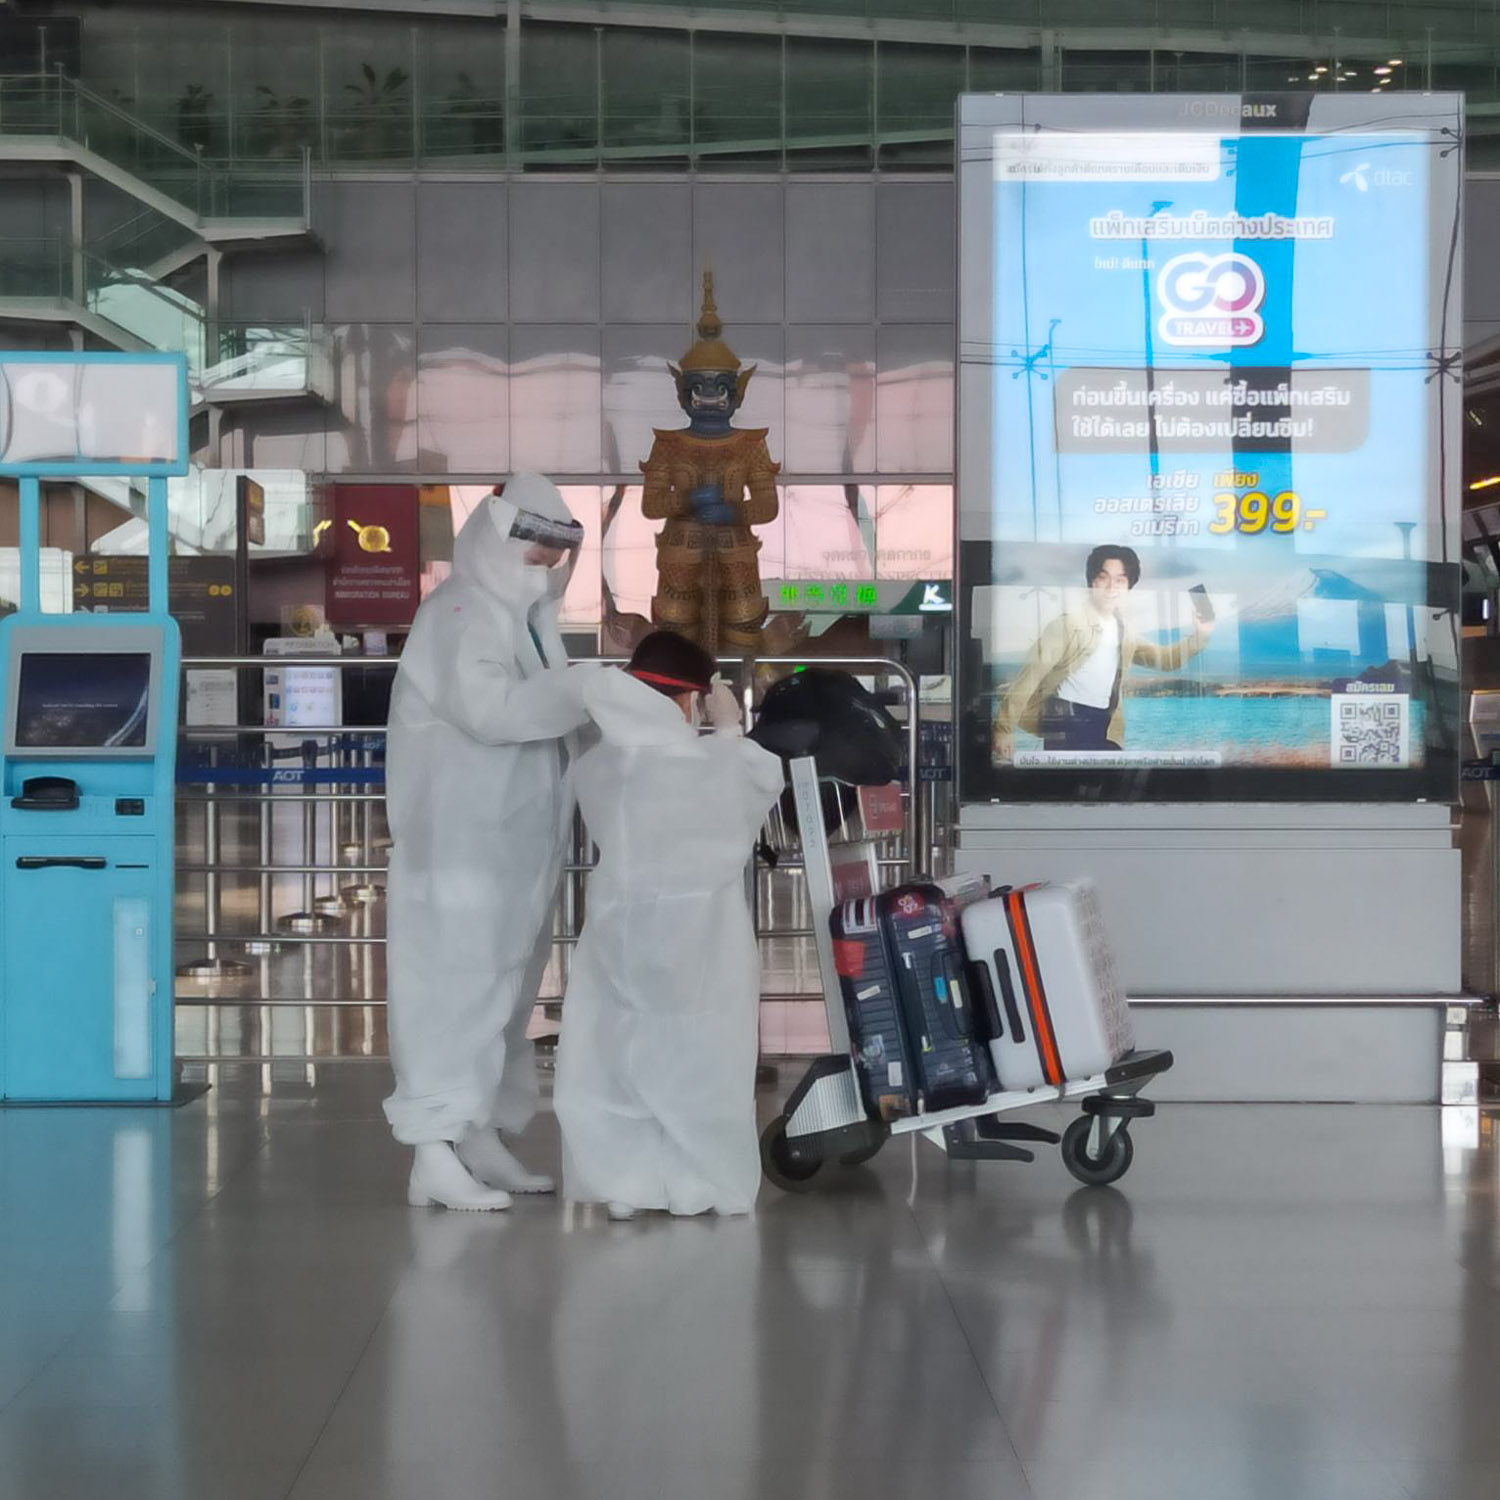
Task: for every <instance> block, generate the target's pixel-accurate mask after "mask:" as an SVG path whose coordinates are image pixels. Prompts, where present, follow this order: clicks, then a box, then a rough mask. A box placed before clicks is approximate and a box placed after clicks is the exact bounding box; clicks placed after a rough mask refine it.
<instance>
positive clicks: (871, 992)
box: [830, 896, 917, 1121]
mask: <svg viewBox="0 0 1500 1500" xmlns="http://www.w3.org/2000/svg"><path fill="white" fill-rule="evenodd" d="M878 899H879V898H878V897H875V896H866V897H862V898H861V899H859V900H857V901H846V902H844V904H843V905H842V906H836V907H834V909H833V913H832V915H831V917H830V925H831V927H832V932H833V961H834V967H835V968H836V969H837V970H838V976H839V989H840V990H841V991H842V992H843V996H844V1014H845V1016H846V1017H847V1018H848V1021H849V1049H850V1051H851V1052H852V1054H853V1056H854V1066H855V1072H856V1073H857V1075H858V1077H859V1087H860V1093H861V1094H862V1095H863V1096H864V1101H865V1109H866V1111H867V1112H868V1114H869V1115H870V1118H871V1119H875V1120H886V1121H890V1120H900V1119H903V1118H905V1117H906V1116H907V1115H914V1114H916V1112H917V1080H916V1076H915V1074H914V1072H913V1069H912V1065H911V1043H910V1042H909V1041H908V1040H907V1032H906V1025H905V1022H904V1021H903V1020H902V1015H901V996H900V993H899V992H898V990H897V987H896V973H895V969H894V967H893V964H892V958H891V952H890V948H889V945H888V944H887V942H886V937H885V932H884V929H883V925H882V923H881V920H880V913H879V910H878V907H877V905H876V903H877V901H878Z"/></svg>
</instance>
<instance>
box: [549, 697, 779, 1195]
mask: <svg viewBox="0 0 1500 1500" xmlns="http://www.w3.org/2000/svg"><path fill="white" fill-rule="evenodd" d="M583 697H584V702H585V704H586V706H587V708H588V711H589V714H590V717H591V718H592V719H593V720H594V724H595V726H596V728H597V730H598V732H599V734H600V742H599V743H598V744H596V745H595V746H594V747H593V748H591V749H590V750H588V751H587V752H586V753H585V754H584V755H583V756H582V758H581V759H580V760H579V762H578V766H577V771H576V776H575V786H576V788H577V792H578V801H579V806H580V807H581V809H582V811H583V815H584V821H585V823H586V825H587V827H588V829H589V832H590V834H591V835H592V836H593V838H594V840H595V842H596V843H597V844H598V846H599V865H598V868H597V869H596V870H595V871H594V873H593V875H592V876H591V877H590V879H589V894H588V913H587V916H586V919H585V921H584V928H583V935H582V937H581V939H580V940H579V944H578V948H577V950H576V952H575V954H574V957H573V965H572V970H571V973H570V976H569V980H568V990H567V995H566V998H565V999H564V1002H563V1029H562V1040H561V1042H560V1044H559V1050H558V1062H557V1082H556V1088H555V1092H554V1102H555V1105H556V1109H557V1116H558V1121H559V1123H560V1124H561V1126H562V1135H563V1190H564V1192H565V1194H566V1195H567V1196H568V1197H569V1198H571V1199H574V1200H575V1201H578V1202H586V1203H620V1204H626V1205H629V1206H630V1207H632V1208H638V1209H668V1210H670V1211H671V1212H672V1213H674V1214H697V1213H704V1212H706V1211H707V1210H709V1209H716V1210H717V1211H718V1212H719V1213H722V1214H733V1213H748V1212H749V1211H750V1209H751V1208H752V1206H753V1205H754V1202H755V1195H756V1191H757V1189H758V1187H759V1183H760V1153H759V1145H758V1142H757V1138H756V1129H755V1064H756V1055H757V1051H758V1040H759V1019H760V1017H759V1009H760V954H759V949H758V947H757V944H756V940H755V929H754V925H753V923H752V919H751V915H750V909H749V904H748V902H747V900H746V893H745V865H746V862H747V860H748V859H749V857H750V851H751V848H752V846H753V844H754V841H755V836H756V833H757V832H758V830H759V829H760V827H761V825H762V823H763V821H764V819H765V816H766V813H767V812H768V811H769V810H770V808H771V805H772V804H773V803H774V802H775V800H776V798H777V797H778V796H779V795H780V793H781V789H782V784H783V779H782V770H781V762H780V761H779V760H778V759H777V758H776V757H775V756H774V755H771V754H769V753H768V752H767V751H765V750H762V749H761V748H760V746H759V745H756V744H754V743H752V742H751V741H750V740H746V739H741V738H740V737H739V736H738V733H737V732H735V733H724V732H719V733H715V734H712V735H708V736H703V737H700V736H699V735H698V733H697V731H696V730H694V729H693V728H692V727H691V726H690V725H689V724H688V723H687V721H686V720H685V719H684V718H683V716H682V712H681V710H680V709H679V708H678V707H677V705H676V703H675V702H673V700H672V699H670V698H668V697H665V696H663V695H662V694H660V693H658V692H655V691H654V690H653V689H652V688H650V687H648V686H646V685H645V684H644V683H642V682H639V681H637V680H636V679H635V678H633V677H630V676H628V675H627V674H626V673H624V672H620V671H608V670H605V671H598V672H593V673H590V674H589V675H588V678H587V680H586V681H585V682H584V684H583Z"/></svg>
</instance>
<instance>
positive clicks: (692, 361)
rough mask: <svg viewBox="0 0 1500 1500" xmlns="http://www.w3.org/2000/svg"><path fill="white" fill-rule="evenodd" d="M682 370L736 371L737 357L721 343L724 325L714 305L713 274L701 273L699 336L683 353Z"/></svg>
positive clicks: (738, 362) (737, 366)
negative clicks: (701, 294)
mask: <svg viewBox="0 0 1500 1500" xmlns="http://www.w3.org/2000/svg"><path fill="white" fill-rule="evenodd" d="M678 368H679V369H682V370H728V371H730V372H731V373H734V372H737V371H738V370H739V368H740V360H739V356H738V355H737V354H736V353H735V352H734V350H733V349H731V348H730V347H729V345H728V344H726V343H725V342H724V324H723V323H722V322H721V321H720V318H719V309H718V308H717V307H715V306H714V273H713V272H712V271H705V272H704V273H703V310H702V311H701V312H700V313H699V314H698V338H697V340H696V342H695V343H694V344H693V347H692V348H691V349H689V350H688V352H687V353H686V354H684V355H683V356H682V360H681V362H680V364H679V366H678Z"/></svg>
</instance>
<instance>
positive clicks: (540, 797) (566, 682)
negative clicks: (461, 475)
mask: <svg viewBox="0 0 1500 1500" xmlns="http://www.w3.org/2000/svg"><path fill="white" fill-rule="evenodd" d="M582 540H583V528H582V527H581V526H580V525H579V524H578V522H577V521H575V520H574V519H573V517H572V516H571V515H570V514H569V513H568V508H567V506H566V505H565V504H564V503H563V498H562V495H561V494H560V493H559V492H558V489H557V486H556V485H554V484H553V483H552V482H551V481H550V480H547V479H543V478H542V477H541V476H540V475H537V474H518V475H516V476H514V477H513V478H512V479H511V480H510V482H509V483H508V484H507V485H505V486H504V489H503V493H502V492H501V490H500V489H498V488H497V490H496V492H495V493H494V494H492V495H489V496H487V497H486V498H485V499H484V500H483V501H482V502H481V504H480V505H479V506H478V508H477V509H476V510H475V511H474V512H473V514H472V515H471V516H470V517H469V519H468V520H467V521H466V522H465V523H464V526H463V528H462V530H461V531H460V532H459V534H458V536H457V538H456V539H455V540H454V544H453V573H452V576H451V577H450V578H448V579H446V580H445V581H444V582H443V583H442V584H440V585H439V586H438V588H437V589H435V590H434V591H433V593H432V594H431V595H430V596H429V597H428V598H427V599H426V600H425V601H424V602H423V604H422V607H421V608H420V609H419V610H418V612H417V618H416V621H415V623H414V624H413V626H412V631H411V635H410V637H409V638H408V640H407V643H406V648H405V650H404V651H403V653H402V656H401V665H400V667H399V669H398V670H397V673H396V682H395V687H394V688H393V690H392V694H391V712H390V728H389V738H388V740H387V748H386V806H387V811H388V814H389V818H390V825H391V835H392V840H393V844H392V849H391V860H390V891H389V910H388V917H387V922H388V934H387V949H386V953H387V964H388V988H389V1002H390V1009H389V1018H390V1051H391V1065H392V1067H393V1069H394V1071H395V1074H396V1091H395V1093H393V1094H392V1095H391V1097H390V1098H389V1099H387V1100H386V1103H385V1112H386V1117H387V1118H388V1119H389V1121H390V1123H391V1127H392V1130H393V1131H394V1133H395V1136H396V1139H397V1140H398V1141H401V1142H403V1143H404V1144H406V1145H409V1146H413V1147H415V1148H416V1150H415V1159H414V1162H413V1165H412V1172H411V1183H410V1187H409V1190H408V1199H409V1201H410V1202H411V1203H412V1204H413V1205H414V1206H419V1207H421V1206H427V1205H430V1204H438V1205H442V1206H444V1207H447V1208H460V1209H500V1208H506V1207H508V1206H509V1204H510V1201H511V1200H510V1194H511V1193H514V1192H523V1193H545V1192H551V1191H552V1187H553V1184H552V1180H551V1178H549V1177H544V1176H541V1175H539V1174H535V1173H531V1172H528V1171H527V1170H526V1169H525V1168H524V1167H523V1166H522V1165H521V1163H520V1162H518V1161H517V1160H516V1158H515V1157H514V1156H513V1155H512V1154H511V1153H510V1151H509V1150H508V1149H507V1148H506V1147H505V1145H503V1144H502V1142H501V1139H500V1135H499V1132H500V1131H505V1132H506V1133H508V1134H513V1133H516V1132H519V1131H521V1130H523V1129H524V1128H525V1126H526V1124H527V1123H528V1121H529V1120H530V1119H531V1117H532V1114H533V1113H534V1111H535V1109H536V1102H537V1080H536V1064H535V1059H534V1057H533V1052H532V1046H531V1043H530V1042H529V1041H528V1040H527V1037H526V1029H527V1025H528V1023H529V1021H530V1018H531V1014H532V1009H533V1007H534V1005H535V1002H536V996H537V990H538V988H539V987H540V984H541V979H542V974H543V971H544V970H545V968H546V965H547V959H548V956H549V954H550V951H551V944H552V909H553V899H554V896H555V894H556V891H557V886H558V880H559V876H560V872H561V868H562V862H563V851H564V848H565V845H566V841H567V836H568V832H569V829H570V827H571V823H572V818H573V802H572V794H571V792H570V791H569V789H568V785H567V774H566V762H567V759H568V752H567V749H566V746H565V743H564V737H565V736H567V735H569V734H570V732H571V731H573V730H575V729H577V728H579V727H580V726H581V725H582V724H583V722H584V710H583V706H582V701H581V695H580V689H579V683H578V679H579V678H580V677H582V676H584V675H587V674H586V673H584V672H583V671H582V669H578V668H572V669H570V668H568V666H567V655H566V653H565V651H564V649H563V643H562V637H561V635H560V634H559V632H558V624H557V619H558V605H559V601H560V600H561V598H562V595H563V592H564V590H565V589H566V588H567V583H568V578H569V576H570V574H571V571H572V564H573V562H574V561H575V560H576V558H577V554H578V547H579V544H580V543H581V542H582Z"/></svg>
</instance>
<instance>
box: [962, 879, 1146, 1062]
mask: <svg viewBox="0 0 1500 1500" xmlns="http://www.w3.org/2000/svg"><path fill="white" fill-rule="evenodd" d="M960 924H961V927H962V931H963V941H964V948H965V950H966V952H967V953H968V957H969V969H968V972H969V975H970V978H971V988H972V989H973V990H974V992H975V996H976V999H975V1005H976V1009H977V1010H978V1011H979V1016H980V1020H979V1027H980V1031H981V1033H982V1034H983V1035H984V1037H985V1039H986V1040H987V1041H988V1043H989V1052H990V1057H991V1059H992V1061H993V1062H994V1065H995V1072H996V1073H997V1074H998V1075H999V1078H1000V1086H1001V1087H1002V1088H1005V1089H1031V1088H1037V1087H1039V1086H1041V1085H1043V1084H1050V1085H1053V1086H1054V1087H1055V1086H1058V1085H1061V1084H1063V1083H1065V1082H1066V1081H1067V1080H1069V1079H1080V1078H1092V1077H1093V1076H1094V1075H1095V1074H1098V1073H1102V1072H1104V1071H1105V1069H1107V1068H1109V1067H1111V1066H1113V1065H1114V1064H1115V1063H1116V1062H1117V1061H1119V1059H1120V1058H1121V1057H1123V1056H1124V1055H1125V1054H1126V1053H1127V1052H1130V1051H1132V1050H1133V1049H1134V1047H1135V1033H1134V1029H1133V1027H1132V1025H1131V1020H1130V1011H1129V1009H1128V1007H1127V1005H1126V1000H1125V994H1124V991H1123V990H1122V988H1121V986H1120V982H1119V977H1118V974H1117V972H1116V969H1115V962H1114V954H1113V952H1112V950H1111V948H1110V945H1109V938H1108V934H1107V933H1106V932H1105V930H1104V922H1103V920H1102V918H1101V917H1100V914H1099V903H1098V899H1097V897H1096V896H1095V894H1094V888H1093V886H1092V885H1090V884H1089V883H1087V882H1078V883H1076V884H1066V885H1063V884H1058V885H1030V886H1021V887H1009V888H1006V889H1003V890H1001V891H999V892H997V893H996V894H995V896H994V897H992V898H991V899H990V900H989V901H981V902H979V903H977V904H976V905H973V906H970V907H967V908H966V909H965V910H964V912H963V915H962V917H961V918H960Z"/></svg>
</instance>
